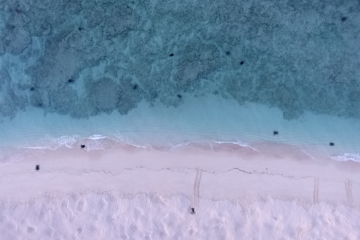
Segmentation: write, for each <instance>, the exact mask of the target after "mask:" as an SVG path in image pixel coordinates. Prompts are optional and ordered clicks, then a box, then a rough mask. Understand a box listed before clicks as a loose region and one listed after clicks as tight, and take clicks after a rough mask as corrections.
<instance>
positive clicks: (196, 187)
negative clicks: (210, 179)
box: [190, 169, 202, 214]
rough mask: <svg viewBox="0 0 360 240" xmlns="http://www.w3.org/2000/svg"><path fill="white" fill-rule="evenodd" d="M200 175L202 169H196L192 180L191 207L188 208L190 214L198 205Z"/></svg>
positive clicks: (193, 212) (194, 211)
mask: <svg viewBox="0 0 360 240" xmlns="http://www.w3.org/2000/svg"><path fill="white" fill-rule="evenodd" d="M201 175H202V170H200V169H196V175H195V181H194V193H193V203H192V207H191V209H190V210H191V213H192V214H195V213H196V209H197V208H198V207H199V202H200V181H201Z"/></svg>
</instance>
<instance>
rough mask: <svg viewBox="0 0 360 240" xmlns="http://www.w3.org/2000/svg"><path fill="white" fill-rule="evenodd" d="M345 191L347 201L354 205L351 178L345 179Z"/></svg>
mask: <svg viewBox="0 0 360 240" xmlns="http://www.w3.org/2000/svg"><path fill="white" fill-rule="evenodd" d="M345 192H346V200H347V203H348V204H349V206H353V193H352V182H351V180H350V179H346V181H345Z"/></svg>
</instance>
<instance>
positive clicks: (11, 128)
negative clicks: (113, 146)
mask: <svg viewBox="0 0 360 240" xmlns="http://www.w3.org/2000/svg"><path fill="white" fill-rule="evenodd" d="M359 13H360V2H359V1H356V0H348V1H343V0H335V1H334V0H332V1H327V0H326V1H324V0H318V1H270V0H265V1H264V0H261V1H260V0H245V1H237V0H224V1H213V0H201V1H196V0H194V1H189V0H184V1H160V0H133V1H123V0H87V1H82V0H59V1H55V2H54V1H51V0H0V146H2V147H8V146H12V147H13V146H17V147H35V148H36V147H49V146H57V145H59V146H68V147H73V145H74V144H75V143H77V142H78V140H79V139H82V138H91V139H93V140H94V141H96V140H99V139H102V138H112V139H117V140H121V141H127V142H131V143H133V144H139V145H151V144H170V145H174V144H179V143H183V142H192V141H204V140H206V141H209V140H210V141H225V142H227V141H230V142H234V143H238V144H245V145H246V144H250V145H251V143H252V142H258V141H270V142H279V143H287V144H291V145H295V146H299V147H302V148H317V149H321V151H322V152H324V153H326V154H328V155H331V156H333V157H335V159H338V160H341V161H343V160H353V161H358V160H360V157H359V154H360V70H359V69H360V45H359V44H358V43H359V41H360V14H359Z"/></svg>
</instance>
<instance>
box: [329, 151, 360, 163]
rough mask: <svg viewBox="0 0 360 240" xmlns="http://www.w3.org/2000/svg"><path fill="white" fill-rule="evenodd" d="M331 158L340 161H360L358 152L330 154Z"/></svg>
mask: <svg viewBox="0 0 360 240" xmlns="http://www.w3.org/2000/svg"><path fill="white" fill-rule="evenodd" d="M331 158H332V159H334V160H336V161H340V162H347V161H352V162H359V163H360V154H359V153H344V154H342V155H336V156H332V157H331Z"/></svg>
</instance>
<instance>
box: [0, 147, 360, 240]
mask: <svg viewBox="0 0 360 240" xmlns="http://www.w3.org/2000/svg"><path fill="white" fill-rule="evenodd" d="M80 144H85V145H86V148H85V149H81V148H80V147H79V146H80ZM91 144H92V143H91V141H88V140H82V141H81V142H78V143H76V144H75V145H74V146H77V147H73V148H65V147H60V148H58V149H52V150H51V149H34V148H31V149H29V148H27V149H25V148H22V149H7V151H6V152H7V154H2V156H1V162H0V164H1V167H0V182H1V184H0V209H1V210H0V229H1V235H2V237H1V239H360V230H359V229H360V228H359V227H360V211H359V205H360V179H359V176H358V173H359V171H360V166H359V164H358V163H355V162H336V161H334V160H332V159H330V158H329V157H327V156H325V155H323V154H322V153H321V151H320V150H319V149H316V148H315V147H311V146H307V147H303V148H298V147H295V146H290V145H286V144H279V143H269V142H258V143H253V144H251V146H241V145H238V144H233V143H224V142H223V143H220V142H217V143H215V142H212V143H188V144H182V145H178V146H172V147H162V146H152V147H144V146H134V145H129V144H126V143H121V142H113V141H110V140H104V141H103V142H102V144H101V148H96V147H92V148H90V147H91V146H92V145H91ZM3 153H5V151H3ZM36 165H38V166H39V170H38V171H36V169H35V166H36Z"/></svg>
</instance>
